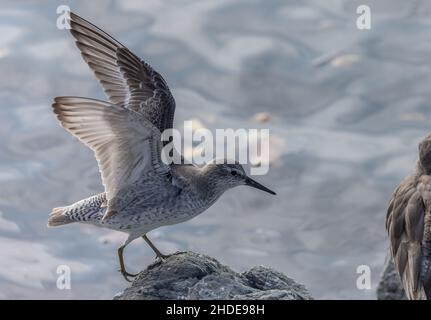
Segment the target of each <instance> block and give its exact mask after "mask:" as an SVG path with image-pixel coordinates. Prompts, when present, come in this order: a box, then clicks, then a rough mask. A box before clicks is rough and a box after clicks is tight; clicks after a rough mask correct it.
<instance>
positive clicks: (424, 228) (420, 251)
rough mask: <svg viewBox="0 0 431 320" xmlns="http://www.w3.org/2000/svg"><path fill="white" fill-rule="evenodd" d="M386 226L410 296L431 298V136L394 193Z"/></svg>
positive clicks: (398, 267) (403, 281)
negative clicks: (412, 167) (412, 169)
mask: <svg viewBox="0 0 431 320" xmlns="http://www.w3.org/2000/svg"><path fill="white" fill-rule="evenodd" d="M386 229H387V230H388V233H389V239H390V250H391V253H392V257H393V261H394V265H395V269H396V270H397V273H398V275H399V276H400V279H401V282H402V284H403V287H404V291H405V293H406V296H407V298H409V299H411V300H423V299H427V300H429V299H431V270H430V262H431V135H428V136H427V137H425V138H424V139H423V140H422V142H421V143H420V144H419V160H418V162H417V165H416V170H415V172H414V173H413V174H411V175H409V176H407V177H406V178H405V179H404V180H403V181H402V182H401V183H400V184H399V185H398V187H397V189H396V190H395V192H394V193H393V195H392V199H391V200H390V202H389V208H388V213H387V217H386Z"/></svg>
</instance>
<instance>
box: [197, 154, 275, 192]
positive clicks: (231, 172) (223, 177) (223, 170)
mask: <svg viewBox="0 0 431 320" xmlns="http://www.w3.org/2000/svg"><path fill="white" fill-rule="evenodd" d="M220 162H221V161H216V160H213V161H212V162H211V163H209V164H207V165H206V166H205V171H206V173H207V174H208V175H209V176H211V177H212V183H214V184H218V185H219V186H220V188H223V189H225V190H227V189H229V188H233V187H236V186H241V185H246V186H250V187H253V188H256V189H259V190H262V191H265V192H268V193H270V194H272V195H275V194H276V193H275V192H274V191H272V190H270V189H268V188H267V187H265V186H263V185H261V184H260V183H259V182H257V181H255V180H253V179H252V178H250V177H249V176H248V175H247V173H246V172H245V170H244V168H243V166H242V165H241V164H239V163H238V162H235V163H230V161H229V163H228V161H223V163H220Z"/></svg>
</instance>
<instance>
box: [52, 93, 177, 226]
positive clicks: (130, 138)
mask: <svg viewBox="0 0 431 320" xmlns="http://www.w3.org/2000/svg"><path fill="white" fill-rule="evenodd" d="M53 109H54V113H55V114H56V115H57V118H58V120H59V121H60V123H61V125H62V126H63V127H64V128H65V129H66V130H67V131H69V132H70V133H72V134H73V135H74V136H76V137H77V138H78V139H79V140H81V141H82V142H83V143H84V144H86V145H87V146H89V147H90V148H91V149H92V150H93V151H94V152H95V156H96V159H97V162H98V164H99V169H100V172H101V176H102V182H103V185H104V187H105V191H106V195H107V201H108V203H107V204H108V210H107V213H106V214H105V217H104V218H109V217H110V215H112V214H113V213H115V208H114V207H113V206H112V200H113V199H114V198H115V195H116V194H117V193H118V191H119V190H121V189H122V188H124V187H126V186H128V185H130V184H132V183H133V182H135V181H137V180H138V179H141V178H142V176H143V175H144V174H145V175H146V176H147V177H151V178H152V179H158V178H162V177H163V178H166V175H167V174H168V172H169V170H170V167H169V166H167V165H165V164H164V163H163V162H162V161H161V156H160V152H161V148H162V145H161V139H160V131H159V130H158V129H157V128H156V127H154V126H153V125H152V123H151V122H149V121H148V120H147V119H146V118H145V117H144V116H142V115H141V114H138V113H136V112H134V111H132V110H128V109H125V108H122V107H120V106H116V105H113V104H111V103H108V102H104V101H99V100H95V99H88V98H79V97H57V98H55V101H54V103H53Z"/></svg>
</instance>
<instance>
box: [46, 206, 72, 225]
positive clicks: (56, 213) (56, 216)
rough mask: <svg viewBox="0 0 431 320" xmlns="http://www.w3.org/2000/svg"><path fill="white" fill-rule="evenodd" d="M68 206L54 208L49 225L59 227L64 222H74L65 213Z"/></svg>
mask: <svg viewBox="0 0 431 320" xmlns="http://www.w3.org/2000/svg"><path fill="white" fill-rule="evenodd" d="M65 209H66V207H58V208H54V209H52V212H51V214H50V215H49V218H48V227H57V226H61V225H63V224H68V223H72V222H74V221H73V220H72V219H70V218H69V217H68V216H67V215H65V211H66V210H65Z"/></svg>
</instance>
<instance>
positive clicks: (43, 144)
mask: <svg viewBox="0 0 431 320" xmlns="http://www.w3.org/2000/svg"><path fill="white" fill-rule="evenodd" d="M61 4H66V5H69V6H70V7H71V8H72V10H74V11H76V12H77V13H78V14H80V15H82V16H83V17H85V18H87V19H88V20H90V21H92V22H93V23H95V24H97V25H99V26H100V27H102V28H103V29H105V30H106V31H107V32H109V33H110V34H112V35H113V36H115V37H116V38H117V39H118V40H119V41H121V42H122V43H123V44H125V45H127V46H128V47H129V48H130V49H131V50H132V51H134V52H135V53H136V54H138V55H139V56H141V57H142V58H144V59H146V60H147V61H148V62H149V63H150V64H152V65H153V67H154V68H156V69H157V70H158V71H159V72H160V73H161V74H162V75H163V76H164V77H165V79H166V80H167V82H168V83H169V85H170V87H171V88H172V92H173V94H174V96H175V98H176V101H177V113H176V123H177V124H181V123H182V122H183V121H184V120H190V119H195V120H199V121H200V123H201V124H202V125H203V126H205V127H208V128H212V129H213V128H228V127H232V128H242V127H245V128H255V127H258V128H270V130H271V169H270V172H269V174H268V175H266V176H263V177H260V179H259V180H260V181H261V182H262V183H264V184H265V185H267V186H268V187H270V188H271V189H274V190H276V191H277V193H278V196H277V197H271V196H268V195H266V194H263V193H260V192H259V191H257V190H252V189H250V188H245V187H244V188H236V189H234V190H232V191H231V192H228V193H227V194H225V195H224V196H223V197H222V198H221V200H220V201H218V202H217V203H216V204H215V205H214V206H213V207H211V208H210V209H209V210H208V211H207V212H205V213H204V214H202V215H200V216H198V217H197V218H195V219H193V220H191V221H190V222H187V223H184V224H180V225H176V226H171V227H166V228H161V229H158V230H156V231H153V232H151V233H150V238H152V239H153V240H154V242H155V243H156V244H157V245H158V246H159V247H160V249H162V250H163V251H165V252H172V251H175V250H194V251H197V252H201V253H205V254H208V255H210V256H213V257H215V258H217V259H219V260H220V261H222V262H223V263H226V264H228V265H231V266H232V267H234V268H235V269H237V270H239V271H241V270H245V269H247V268H249V267H251V266H254V265H260V264H263V265H268V266H272V267H274V268H276V269H278V270H280V271H282V272H284V273H286V274H287V275H289V276H290V277H293V278H294V279H296V280H297V281H299V282H302V283H304V284H306V286H307V287H308V288H309V289H310V290H311V292H312V294H313V295H314V297H315V298H327V299H373V298H375V292H374V289H375V287H376V285H377V282H378V279H379V275H380V272H381V269H382V265H383V261H384V256H385V252H386V247H387V242H386V234H385V229H384V221H385V214H386V213H385V211H386V206H387V202H388V199H389V198H390V195H391V193H392V191H393V189H394V188H395V186H396V185H397V184H398V182H399V181H400V180H401V179H402V178H403V177H404V176H405V175H406V174H408V173H409V172H410V171H411V170H412V169H413V168H414V165H415V161H416V150H417V143H418V141H419V140H420V139H421V137H422V136H424V135H425V134H426V133H428V132H429V131H431V130H430V129H431V109H430V100H431V99H430V98H431V90H430V86H431V59H430V56H431V32H430V31H431V29H430V24H431V23H430V14H431V3H430V2H426V1H401V0H378V1H373V2H372V3H370V2H367V1H365V0H363V1H345V0H326V1H311V0H305V1H304V0H301V1H299V0H298V1H281V0H280V1H264V0H260V1H257V0H247V1H246V0H237V1H232V0H212V1H198V0H195V1H191V0H178V1H159V0H146V1H138V0H122V1H65V0H63V1H43V2H42V1H19V2H18V1H8V0H1V1H0V5H1V10H0V150H1V151H0V298H2V299H11V298H18V299H23V298H30V299H32V298H41V299H48V298H56V299H66V298H74V299H75V298H81V299H90V298H95V299H110V298H112V297H113V295H114V294H115V293H117V292H118V291H120V290H121V289H123V288H124V287H125V286H126V283H125V282H124V280H123V279H122V277H121V276H120V274H119V273H118V272H117V268H118V261H117V255H116V248H117V247H118V246H119V245H120V244H121V242H122V241H123V240H124V238H125V235H123V234H121V233H117V232H113V231H108V230H103V229H98V228H95V227H91V226H83V225H78V224H75V225H68V226H67V227H64V228H56V229H47V228H46V220H47V215H48V213H49V212H50V210H51V208H52V207H55V206H60V205H65V204H69V203H73V202H75V201H77V200H80V199H81V198H84V197H88V196H89V195H92V194H95V193H98V192H101V191H102V186H101V182H100V178H99V174H98V168H97V165H96V161H95V159H94V157H93V155H92V152H91V151H90V150H89V149H87V148H86V147H85V146H84V145H82V144H81V143H80V142H78V141H77V140H76V139H74V138H73V137H72V136H70V135H69V134H68V133H67V132H65V131H64V130H63V129H62V128H61V127H60V126H59V124H58V123H57V121H56V119H55V117H54V115H53V114H52V112H51V107H50V105H51V102H52V99H53V97H55V96H60V95H78V96H87V97H94V98H100V99H105V97H104V95H103V92H102V90H101V88H100V86H99V84H98V82H97V81H96V80H95V78H94V76H93V74H92V73H91V72H90V70H89V68H88V67H87V65H86V64H85V63H84V62H83V60H82V59H81V57H80V54H79V52H78V50H77V49H76V47H75V46H74V43H73V40H72V37H71V36H70V34H69V33H68V32H67V31H65V30H58V29H57V28H56V19H57V14H56V8H57V6H58V5H61ZM361 4H369V5H370V6H371V13H372V28H371V30H369V31H361V30H358V29H357V28H356V18H357V14H356V8H357V6H358V5H361ZM259 112H266V113H268V115H269V119H268V120H269V121H268V122H266V123H258V122H256V116H255V115H256V113H259ZM125 254H126V260H127V265H128V267H129V269H130V270H131V271H138V270H140V269H142V268H144V267H145V266H146V265H148V264H149V263H151V262H152V261H153V259H154V256H153V252H152V251H151V249H150V248H149V247H148V246H147V245H146V244H145V243H144V242H143V241H140V240H137V241H135V242H134V243H133V244H132V245H130V246H129V247H128V248H127V250H126V253H125ZM62 264H65V265H68V266H70V267H71V270H72V288H71V290H62V291H61V290H58V289H57V287H56V280H57V274H56V268H57V266H58V265H62ZM364 264H365V265H368V266H370V268H371V275H372V289H371V290H358V289H357V288H356V278H357V276H358V275H357V274H356V268H357V266H358V265H364Z"/></svg>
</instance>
